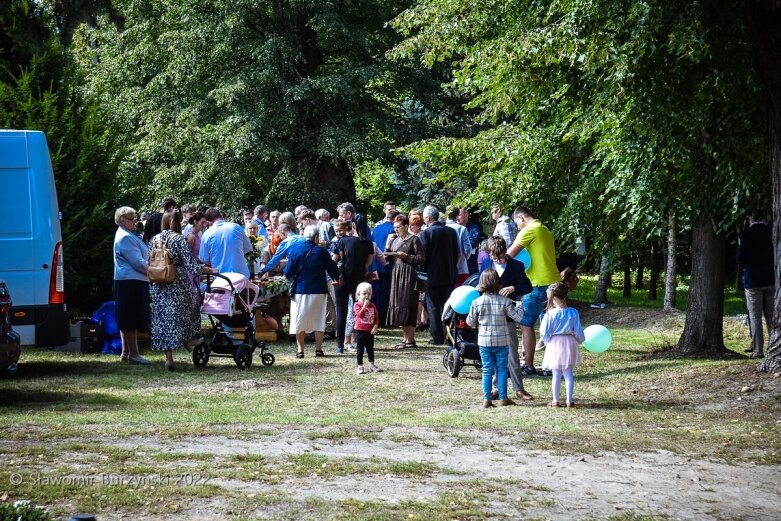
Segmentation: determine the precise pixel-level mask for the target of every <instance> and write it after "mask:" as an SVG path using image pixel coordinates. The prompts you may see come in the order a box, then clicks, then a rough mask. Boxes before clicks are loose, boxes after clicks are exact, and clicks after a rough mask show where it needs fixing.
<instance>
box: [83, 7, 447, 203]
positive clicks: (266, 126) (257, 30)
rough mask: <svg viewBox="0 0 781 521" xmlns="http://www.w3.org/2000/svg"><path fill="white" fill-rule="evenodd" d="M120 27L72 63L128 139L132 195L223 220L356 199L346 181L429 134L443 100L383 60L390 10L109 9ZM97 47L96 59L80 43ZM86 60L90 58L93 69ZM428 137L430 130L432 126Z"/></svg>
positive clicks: (418, 73)
mask: <svg viewBox="0 0 781 521" xmlns="http://www.w3.org/2000/svg"><path fill="white" fill-rule="evenodd" d="M115 7H116V8H117V11H118V12H119V13H120V14H121V15H122V17H123V19H124V21H125V24H124V28H123V29H121V30H119V29H117V28H116V26H114V25H113V24H111V23H108V21H107V20H105V19H104V20H103V21H102V22H101V23H99V24H98V25H99V28H100V29H99V30H98V31H95V32H91V33H89V34H88V35H85V37H84V38H85V39H84V41H83V42H82V45H81V51H80V55H81V57H82V60H83V64H84V66H85V67H87V68H89V70H90V77H91V80H92V85H93V88H94V89H95V91H96V92H97V93H99V94H100V96H101V97H102V100H103V105H104V107H105V109H106V115H107V117H108V118H111V119H113V120H114V122H115V123H116V124H117V126H119V127H120V128H122V129H123V132H122V139H123V143H124V146H125V147H126V150H127V155H126V156H125V159H124V160H123V162H122V165H121V167H120V172H121V175H122V177H123V179H124V180H125V182H126V183H127V190H128V191H132V190H140V191H141V192H142V193H143V194H144V195H145V196H147V197H150V199H151V196H153V195H154V196H159V195H160V194H163V193H170V194H174V195H178V196H179V197H180V198H181V199H182V200H186V201H191V202H198V203H209V204H215V203H217V204H221V205H224V206H226V207H227V208H230V209H237V208H239V207H241V206H250V205H254V204H256V203H258V202H261V201H262V202H267V203H269V204H272V205H275V206H279V207H281V208H292V207H293V206H296V205H297V204H299V203H301V202H306V203H308V204H312V205H317V206H327V207H333V206H334V205H335V204H337V203H338V202H339V201H342V200H355V186H354V182H353V176H352V172H353V169H354V168H355V167H356V166H357V165H359V164H361V163H362V162H364V161H367V160H380V161H385V162H386V163H387V162H388V161H392V160H393V158H392V156H391V154H390V150H391V149H392V148H394V147H396V146H399V145H401V144H404V143H406V142H408V141H409V140H410V139H411V138H412V137H418V138H419V137H421V136H422V135H425V134H421V133H420V132H421V131H422V132H426V131H427V130H426V129H423V130H421V129H419V128H416V125H417V123H415V122H413V121H411V120H410V119H409V118H407V117H406V113H405V111H404V110H403V105H404V103H405V102H409V101H410V100H415V101H417V102H418V103H420V104H422V105H423V106H424V107H427V108H429V109H432V108H435V107H436V106H437V105H438V104H440V103H441V101H440V100H439V99H438V98H437V97H436V96H435V95H434V93H436V92H438V85H437V83H436V82H434V81H432V80H431V78H430V74H429V73H428V72H427V71H426V70H425V69H424V68H422V67H414V66H407V65H405V64H399V63H396V62H392V61H389V60H388V59H387V58H386V57H385V53H386V51H387V50H388V49H389V48H391V47H392V46H393V45H394V44H395V43H396V42H397V41H398V39H399V38H398V36H397V34H396V33H395V31H393V30H392V29H390V28H387V27H385V23H386V22H387V20H389V19H391V18H392V17H393V16H394V15H395V14H396V13H398V12H400V11H401V10H402V8H403V7H406V4H405V3H404V2H400V1H394V0H358V1H356V0H337V1H335V2H320V1H317V0H302V1H292V0H273V1H272V0H263V1H257V0H231V1H227V0H186V1H181V2H157V1H151V0H117V1H116V2H115ZM87 36H89V37H93V38H95V39H96V40H97V43H98V45H97V50H96V51H92V50H91V49H90V48H89V46H88V45H87V44H86V42H87V40H86V37H87ZM93 53H96V55H97V56H98V57H99V60H97V63H95V64H93V59H92V56H93ZM429 126H430V125H429Z"/></svg>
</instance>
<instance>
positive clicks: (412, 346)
mask: <svg viewBox="0 0 781 521" xmlns="http://www.w3.org/2000/svg"><path fill="white" fill-rule="evenodd" d="M416 347H418V344H416V343H415V342H404V349H415V348H416Z"/></svg>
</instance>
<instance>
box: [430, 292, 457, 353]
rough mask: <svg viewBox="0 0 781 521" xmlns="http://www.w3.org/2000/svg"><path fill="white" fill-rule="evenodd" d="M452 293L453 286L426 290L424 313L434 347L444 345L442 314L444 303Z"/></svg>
mask: <svg viewBox="0 0 781 521" xmlns="http://www.w3.org/2000/svg"><path fill="white" fill-rule="evenodd" d="M451 293H453V285H452V284H449V285H447V286H433V287H432V286H429V287H428V288H427V289H426V312H427V313H428V329H429V331H430V332H431V338H432V339H433V340H434V345H438V346H441V345H443V344H444V343H445V328H444V327H443V326H442V312H443V311H444V310H445V303H446V302H447V299H448V298H450V294H451Z"/></svg>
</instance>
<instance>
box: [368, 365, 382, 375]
mask: <svg viewBox="0 0 781 521" xmlns="http://www.w3.org/2000/svg"><path fill="white" fill-rule="evenodd" d="M369 370H371V372H372V373H379V372H380V368H379V367H377V366H376V365H374V364H371V365H369Z"/></svg>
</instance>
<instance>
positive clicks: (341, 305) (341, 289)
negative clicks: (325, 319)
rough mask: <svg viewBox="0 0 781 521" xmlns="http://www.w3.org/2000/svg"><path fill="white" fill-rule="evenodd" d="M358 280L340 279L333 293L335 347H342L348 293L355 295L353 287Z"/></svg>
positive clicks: (348, 298)
mask: <svg viewBox="0 0 781 521" xmlns="http://www.w3.org/2000/svg"><path fill="white" fill-rule="evenodd" d="M359 282H360V281H349V280H340V281H339V285H337V286H336V288H335V290H336V291H334V294H335V296H336V303H335V304H336V339H337V344H336V348H337V349H339V348H343V347H344V330H345V328H346V327H347V313H348V311H349V309H348V305H349V302H348V301H349V300H350V295H353V296H354V295H355V289H356V288H357V287H358V284H359Z"/></svg>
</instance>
